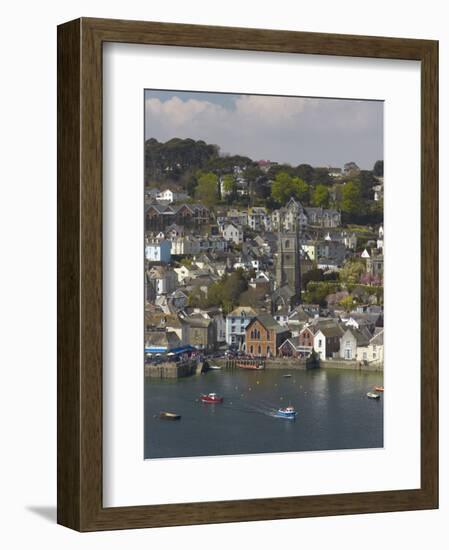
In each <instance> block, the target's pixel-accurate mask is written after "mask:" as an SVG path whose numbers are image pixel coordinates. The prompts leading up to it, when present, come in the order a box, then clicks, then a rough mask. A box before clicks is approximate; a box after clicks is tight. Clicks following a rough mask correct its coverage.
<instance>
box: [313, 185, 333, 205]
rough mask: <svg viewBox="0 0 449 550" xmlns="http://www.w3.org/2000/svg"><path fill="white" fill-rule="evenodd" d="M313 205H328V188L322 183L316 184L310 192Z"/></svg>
mask: <svg viewBox="0 0 449 550" xmlns="http://www.w3.org/2000/svg"><path fill="white" fill-rule="evenodd" d="M312 204H313V206H322V207H323V208H327V207H328V206H329V189H328V188H327V187H326V186H325V185H322V184H318V185H317V186H316V187H315V189H314V190H313V193H312Z"/></svg>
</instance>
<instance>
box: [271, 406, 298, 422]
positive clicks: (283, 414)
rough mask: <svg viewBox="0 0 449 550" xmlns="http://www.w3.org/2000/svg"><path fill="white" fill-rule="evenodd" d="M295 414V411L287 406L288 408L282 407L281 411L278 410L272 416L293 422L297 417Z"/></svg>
mask: <svg viewBox="0 0 449 550" xmlns="http://www.w3.org/2000/svg"><path fill="white" fill-rule="evenodd" d="M297 414H298V413H297V412H296V411H295V409H294V408H293V407H292V406H291V405H289V406H288V407H283V408H281V409H278V410H277V411H276V413H275V415H274V416H276V417H277V418H287V419H288V420H294V419H295V418H296V416H297Z"/></svg>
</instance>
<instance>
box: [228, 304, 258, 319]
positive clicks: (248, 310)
mask: <svg viewBox="0 0 449 550" xmlns="http://www.w3.org/2000/svg"><path fill="white" fill-rule="evenodd" d="M240 315H245V316H246V317H255V316H256V315H257V312H256V311H255V310H254V309H253V308H252V307H249V306H239V307H236V308H235V309H233V310H232V311H231V312H230V313H228V317H240Z"/></svg>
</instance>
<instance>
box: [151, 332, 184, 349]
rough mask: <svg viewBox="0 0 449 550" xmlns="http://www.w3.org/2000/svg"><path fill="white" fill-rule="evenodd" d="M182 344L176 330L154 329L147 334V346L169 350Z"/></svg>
mask: <svg viewBox="0 0 449 550" xmlns="http://www.w3.org/2000/svg"><path fill="white" fill-rule="evenodd" d="M180 344H181V340H180V339H179V337H178V336H177V334H175V333H174V332H166V331H153V332H147V333H146V334H145V348H149V349H152V348H156V349H160V350H168V349H172V348H175V347H177V346H179V345H180Z"/></svg>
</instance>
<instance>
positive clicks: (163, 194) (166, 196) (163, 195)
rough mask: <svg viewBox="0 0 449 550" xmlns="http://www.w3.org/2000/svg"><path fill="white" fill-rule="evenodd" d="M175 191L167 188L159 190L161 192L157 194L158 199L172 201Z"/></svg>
mask: <svg viewBox="0 0 449 550" xmlns="http://www.w3.org/2000/svg"><path fill="white" fill-rule="evenodd" d="M174 196H175V193H173V191H171V190H170V189H165V191H159V193H158V194H157V195H156V200H157V201H158V202H159V201H161V202H168V203H170V204H171V203H172V202H173V201H174Z"/></svg>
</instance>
